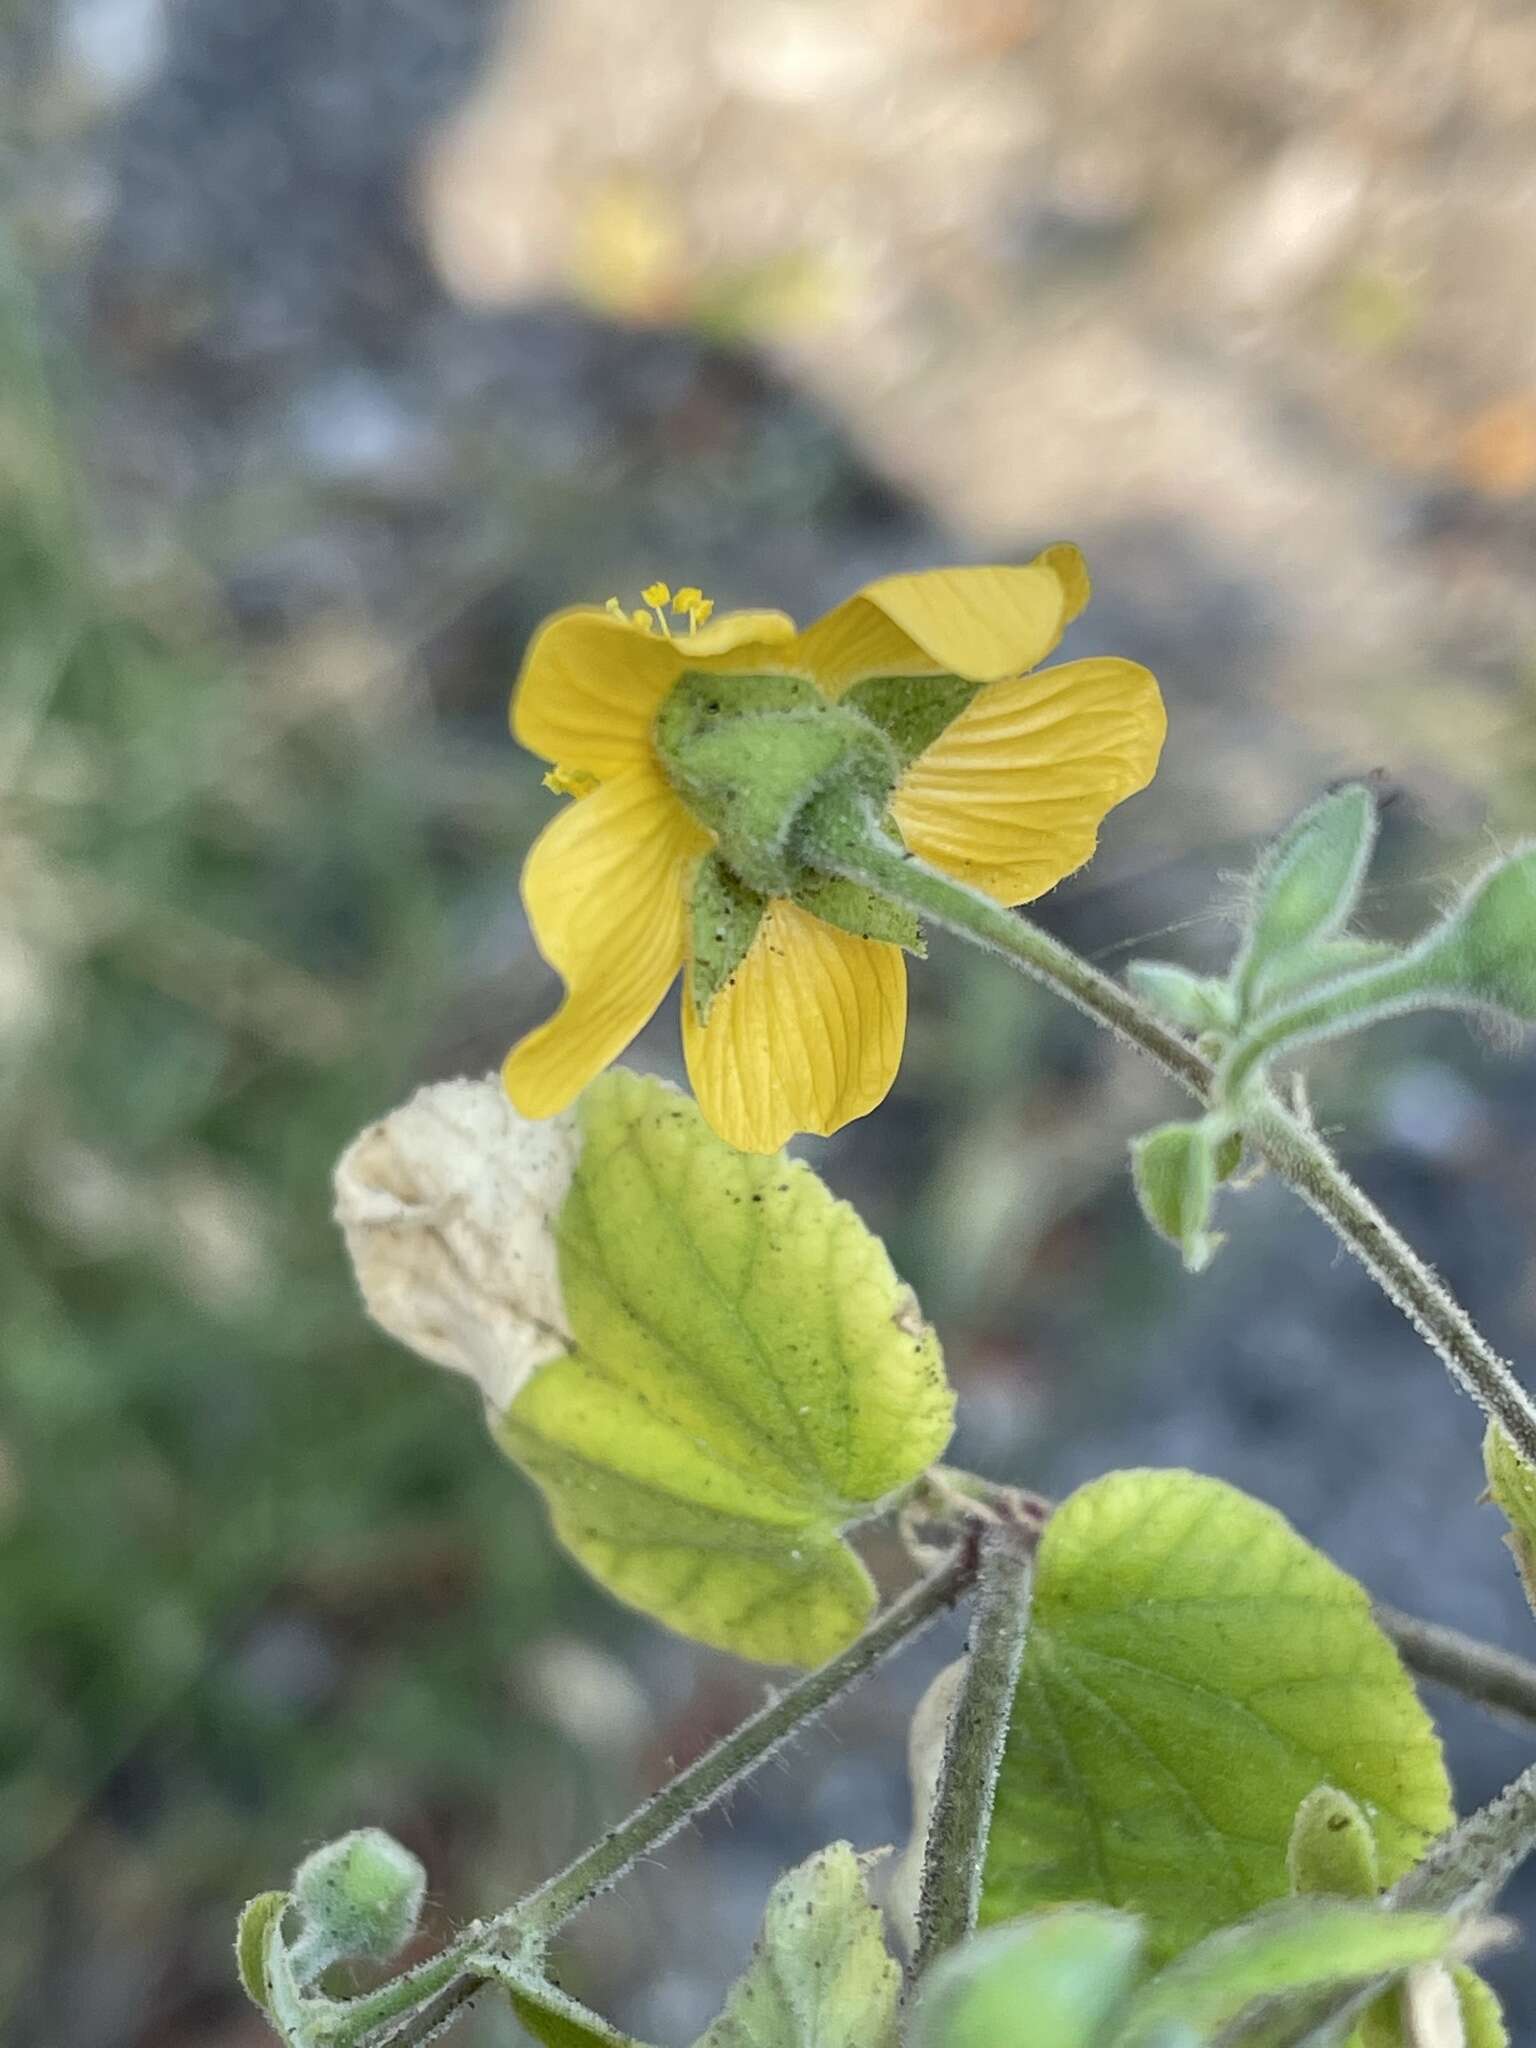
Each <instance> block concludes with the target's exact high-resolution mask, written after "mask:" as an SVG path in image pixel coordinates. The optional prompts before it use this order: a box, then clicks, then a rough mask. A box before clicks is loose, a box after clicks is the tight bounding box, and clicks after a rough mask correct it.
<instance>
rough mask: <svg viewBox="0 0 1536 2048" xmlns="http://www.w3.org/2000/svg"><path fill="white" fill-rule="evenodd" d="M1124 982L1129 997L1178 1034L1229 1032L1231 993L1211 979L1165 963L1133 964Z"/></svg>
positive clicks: (1232, 1005) (1233, 1009) (1233, 1011)
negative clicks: (1161, 1018)
mask: <svg viewBox="0 0 1536 2048" xmlns="http://www.w3.org/2000/svg"><path fill="white" fill-rule="evenodd" d="M1125 979H1126V985H1127V987H1128V988H1129V989H1130V991H1131V993H1132V995H1134V996H1136V997H1138V998H1139V999H1140V1000H1141V1001H1142V1002H1144V1003H1145V1004H1146V1005H1147V1007H1148V1009H1150V1010H1156V1012H1157V1014H1158V1015H1159V1016H1160V1017H1163V1018H1165V1019H1166V1020H1167V1022H1168V1023H1170V1024H1174V1025H1177V1027H1178V1028H1179V1030H1181V1031H1196V1032H1199V1031H1230V1030H1231V1028H1232V1026H1233V1024H1234V1022H1235V1021H1236V1015H1237V1011H1236V1005H1235V1003H1234V1002H1233V999H1232V994H1231V991H1230V990H1229V989H1228V987H1227V984H1226V983H1225V982H1224V981H1218V980H1217V979H1216V978H1215V976H1213V975H1207V974H1191V973H1190V972H1189V971H1188V969H1187V968H1183V967H1175V966H1174V965H1173V964H1172V963H1171V962H1170V961H1167V960H1133V961H1132V962H1131V964H1130V965H1129V966H1128V967H1127V968H1126V970H1125Z"/></svg>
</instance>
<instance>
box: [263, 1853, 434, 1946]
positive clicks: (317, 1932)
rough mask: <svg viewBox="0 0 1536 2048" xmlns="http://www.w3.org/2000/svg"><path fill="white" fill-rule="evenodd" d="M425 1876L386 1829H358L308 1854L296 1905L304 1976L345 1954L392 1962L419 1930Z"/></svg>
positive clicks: (298, 1877)
mask: <svg viewBox="0 0 1536 2048" xmlns="http://www.w3.org/2000/svg"><path fill="white" fill-rule="evenodd" d="M426 1888H427V1873H426V1871H425V1870H424V1869H423V1868H422V1866H421V1863H420V1860H419V1859H418V1858H417V1857H415V1856H413V1855H412V1854H411V1852H410V1850H409V1849H406V1848H403V1847H402V1846H401V1844H400V1843H399V1842H397V1841H396V1840H395V1839H394V1837H393V1836H392V1835H386V1834H385V1833H384V1830H383V1829H382V1828H358V1829H356V1830H355V1831H354V1832H353V1833H352V1834H350V1835H343V1836H341V1838H340V1839H339V1840H338V1841H335V1842H327V1843H326V1844H325V1846H324V1848H321V1849H316V1850H315V1852H314V1854H313V1855H311V1856H306V1857H305V1859H304V1861H303V1862H302V1863H301V1864H300V1865H299V1867H298V1869H297V1871H296V1872H295V1873H294V1879H293V1903H294V1905H295V1906H296V1907H297V1908H298V1910H299V1912H300V1913H301V1914H302V1915H303V1917H304V1933H303V1936H302V1940H301V1942H300V1943H299V1944H296V1946H295V1948H294V1950H293V1956H294V1962H295V1967H297V1966H298V1961H299V1953H300V1949H301V1948H302V1950H303V1952H304V1957H305V1970H304V1975H305V1976H306V1977H314V1976H318V1975H319V1973H320V1971H321V1970H323V1969H326V1968H328V1967H329V1965H330V1964H331V1963H333V1962H339V1961H341V1960H342V1958H343V1957H346V1958H349V1959H355V1960H357V1961H363V1962H375V1963H387V1962H388V1961H389V1959H390V1957H391V1956H393V1955H395V1954H396V1953H397V1952H398V1951H399V1950H400V1949H402V1948H404V1946H405V1944H406V1943H407V1942H408V1941H409V1940H410V1938H411V1936H412V1935H413V1934H414V1933H415V1932H416V1923H417V1921H418V1920H419V1919H420V1917H421V1902H422V1899H423V1897H424V1896H425V1893H426Z"/></svg>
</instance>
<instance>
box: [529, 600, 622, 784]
mask: <svg viewBox="0 0 1536 2048" xmlns="http://www.w3.org/2000/svg"><path fill="white" fill-rule="evenodd" d="M623 616H624V614H623V613H622V612H620V614H619V617H620V618H622V617H623ZM544 787H545V788H546V789H551V790H553V791H554V793H555V795H556V796H590V795H591V794H592V792H593V790H594V789H596V787H597V777H596V776H595V775H590V774H588V772H587V770H586V769H585V768H559V767H556V768H551V769H550V771H549V773H548V774H547V775H546V776H545V778H544Z"/></svg>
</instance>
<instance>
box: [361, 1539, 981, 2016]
mask: <svg viewBox="0 0 1536 2048" xmlns="http://www.w3.org/2000/svg"><path fill="white" fill-rule="evenodd" d="M975 1576H976V1560H975V1557H974V1555H973V1554H972V1549H971V1546H969V1545H963V1546H962V1547H961V1548H960V1549H959V1550H957V1551H956V1552H955V1553H954V1554H953V1555H952V1556H950V1557H948V1558H946V1559H945V1561H944V1562H943V1563H942V1564H941V1565H939V1566H938V1567H937V1569H936V1570H934V1571H932V1572H930V1573H929V1574H928V1576H927V1577H926V1578H924V1579H920V1580H919V1581H918V1583H917V1584H916V1585H915V1586H913V1587H911V1588H910V1589H909V1590H908V1591H907V1592H905V1593H903V1594H902V1595H901V1597H900V1598H899V1599H897V1600H894V1601H892V1603H891V1605H890V1606H889V1607H888V1608H887V1609H886V1611H885V1612H884V1614H882V1615H880V1616H879V1617H878V1618H877V1619H876V1620H875V1621H874V1622H873V1623H871V1625H870V1626H869V1627H868V1628H867V1629H866V1630H865V1631H864V1633H863V1634H862V1635H861V1636H859V1637H858V1638H857V1640H856V1641H854V1642H852V1643H850V1644H849V1645H848V1647H847V1649H846V1650H842V1651H840V1652H839V1653H838V1655H837V1656H835V1657H834V1658H833V1659H832V1660H831V1662H830V1663H828V1664H824V1665H822V1667H821V1669H820V1670H819V1671H812V1672H810V1673H808V1674H807V1676H806V1677H804V1678H802V1679H799V1680H798V1681H797V1682H796V1683H795V1684H794V1685H791V1686H789V1687H788V1688H786V1690H785V1691H783V1692H782V1693H780V1694H779V1695H778V1696H777V1697H776V1698H774V1699H771V1700H770V1701H769V1702H768V1703H767V1705H766V1706H763V1707H760V1708H759V1709H758V1711H757V1712H756V1713H755V1714H752V1715H750V1716H749V1717H748V1719H747V1720H745V1721H743V1722H742V1724H741V1726H740V1727H739V1728H737V1729H735V1730H733V1732H732V1733H731V1734H729V1735H727V1736H726V1737H725V1738H724V1740H723V1741H721V1742H717V1743H716V1744H715V1746H714V1748H713V1749H710V1750H708V1751H706V1752H705V1754H704V1755H703V1756H701V1757H700V1758H699V1759H698V1761H697V1762H696V1763H692V1764H690V1765H689V1766H688V1768H687V1769H686V1770H685V1771H682V1772H681V1773H680V1774H679V1775H678V1776H677V1777H675V1778H674V1779H673V1780H672V1781H671V1783H670V1784H667V1785H664V1786H663V1787H662V1789H661V1790H660V1791H659V1792H657V1793H656V1794H655V1795H654V1796H653V1797H652V1798H650V1799H647V1800H646V1801H645V1803H644V1805H642V1806H640V1807H638V1808H637V1809H636V1810H635V1812H634V1813H632V1814H631V1815H630V1817H629V1819H628V1820H626V1821H621V1822H620V1824H619V1825H618V1826H617V1827H616V1828H614V1829H612V1830H611V1831H610V1832H609V1833H608V1834H606V1835H604V1837H603V1838H602V1840H601V1841H600V1842H597V1843H595V1844H594V1845H593V1847H592V1848H590V1849H588V1850H587V1851H586V1852H585V1853H584V1854H583V1855H581V1856H578V1857H577V1858H576V1860H575V1862H574V1863H571V1864H569V1865H567V1867H566V1868H565V1869H564V1870H562V1871H561V1872H560V1873H559V1874H558V1875H557V1876H555V1877H552V1878H550V1879H548V1880H547V1881H546V1882H545V1883H544V1884H541V1885H540V1886H539V1888H538V1889H537V1891H534V1892H530V1893H529V1894H528V1896H527V1898H525V1899H522V1900H520V1901H519V1902H518V1904H517V1905H515V1906H511V1907H509V1908H508V1909H507V1910H506V1912H504V1913H498V1914H497V1915H496V1917H495V1918H494V1919H493V1920H487V1921H482V1922H479V1923H477V1924H476V1925H475V1926H474V1927H471V1928H470V1929H469V1930H468V1932H467V1933H466V1934H465V1935H464V1937H463V1938H462V1939H461V1940H460V1941H458V1942H456V1943H455V1944H454V1946H453V1947H452V1948H451V1949H447V1950H445V1951H444V1953H443V1954H442V1955H441V1956H435V1957H433V1958H432V1960H431V1961H430V1962H429V1963H425V1964H423V1965H422V1966H421V1967H420V1969H419V1970H417V1971H415V1972H413V1973H412V1974H411V1975H410V1976H409V1977H405V1978H398V1979H396V1980H394V1982H392V1983H390V1984H386V1985H382V1986H380V1988H379V1989H378V1990H377V1991H374V1992H370V1993H369V1994H368V1995H367V1996H366V1997H365V1998H360V1999H357V2000H354V2001H353V2002H352V2003H351V2004H349V2005H345V2006H342V2007H341V2008H340V2009H339V2010H338V2012H337V2014H336V2017H335V2020H334V2022H328V2023H327V2026H326V2031H325V2038H326V2041H327V2043H328V2044H334V2048H355V2044H358V2043H360V2042H362V2041H364V2040H365V2039H376V2040H377V2048H419V2044H421V2043H422V2042H425V2041H429V2040H431V2039H432V2038H433V2036H434V2035H435V2034H437V2033H438V2032H439V2031H440V2030H441V2029H442V2028H443V2027H444V2026H446V2025H447V2023H448V2021H449V2020H450V2019H451V2018H452V2017H453V2015H454V2014H455V2013H456V2012H458V2011H459V2009H460V2008H461V2007H462V2006H464V2005H467V2004H468V2002H469V2001H470V1999H472V1998H473V1997H474V1996H475V1995H476V1993H477V1992H479V1991H480V1990H482V1989H483V1987H484V1985H485V1982H486V1975H487V1972H486V1970H485V1968H484V1967H483V1966H482V1967H476V1965H475V1961H474V1954H475V1951H477V1950H480V1951H484V1950H486V1949H488V1948H492V1947H494V1945H495V1944H496V1943H497V1942H499V1941H502V1940H505V1939H506V1938H507V1937H508V1936H516V1937H518V1938H519V1939H521V1940H523V1941H526V1942H528V1943H530V1944H532V1945H533V1946H539V1945H541V1944H542V1943H543V1942H544V1941H545V1940H547V1938H548V1937H549V1936H550V1935H551V1934H553V1933H554V1931H555V1930H556V1928H558V1927H559V1926H561V1925H562V1923H563V1922H565V1921H566V1920H569V1919H570V1918H571V1917H572V1915H573V1914H576V1913H578V1912H580V1910H581V1908H582V1907H583V1906H585V1905H586V1904H587V1903H588V1901H589V1900H591V1899H594V1898H596V1897H597V1895H598V1894H599V1893H600V1892H604V1891H607V1890H608V1889H609V1887H610V1886H612V1885H615V1884H617V1883H618V1881H619V1879H620V1878H621V1877H623V1876H624V1875H625V1873H626V1872H628V1871H630V1870H632V1869H633V1868H634V1866H635V1865H636V1864H637V1863H638V1862H640V1861H641V1859H642V1858H643V1857H645V1856H648V1855H650V1854H651V1852H652V1851H653V1850H655V1849H658V1848H660V1847H661V1845H662V1843H663V1842H666V1841H669V1840H670V1839H671V1837H672V1836H673V1835H675V1834H677V1833H678V1831H679V1830H680V1829H681V1828H683V1827H686V1826H687V1824H688V1822H689V1821H691V1820H693V1819H694V1818H695V1817H696V1816H697V1815H698V1814H701V1813H703V1812H704V1811H705V1810H706V1809H707V1808H708V1807H711V1806H713V1805H714V1804H715V1802H716V1801H717V1800H719V1799H722V1798H723V1797H724V1796H725V1794H726V1793H727V1792H729V1791H730V1790H731V1789H732V1788H733V1787H734V1786H735V1785H737V1784H739V1783H740V1781H741V1780H742V1779H743V1778H744V1777H746V1776H747V1775H748V1774H749V1773H750V1772H752V1771H754V1770H756V1769H757V1767H758V1766H759V1765H760V1764H763V1763H765V1762H766V1761H767V1760H768V1758H769V1757H771V1756H772V1755H773V1754H774V1753H775V1752H776V1751H777V1750H779V1749H781V1748H782V1747H783V1745H784V1744H785V1743H786V1742H789V1741H791V1740H792V1739H793V1738H794V1737H795V1736H796V1735H798V1734H799V1733H800V1732H801V1731H802V1730H803V1729H804V1728H805V1727H806V1725H807V1724H808V1723H809V1722H811V1721H813V1720H815V1719H816V1717H817V1716H818V1715H819V1714H821V1713H823V1712H824V1711H825V1709H826V1708H827V1707H829V1706H830V1705H831V1704H832V1702H833V1701H834V1700H835V1699H837V1698H838V1697H839V1696H840V1695H841V1694H843V1693H845V1692H847V1691H848V1690H849V1688H850V1687H851V1686H853V1685H856V1684H857V1683H858V1681H859V1680H860V1679H861V1678H864V1677H866V1676H867V1675H868V1673H869V1672H871V1671H873V1670H874V1668H875V1666H876V1665H877V1664H880V1663H882V1662H883V1661H884V1659H885V1658H886V1657H888V1656H889V1655H890V1654H891V1653H892V1651H893V1650H896V1649H899V1648H900V1646H901V1645H902V1644H903V1643H906V1642H909V1641H910V1640H911V1639H912V1637H913V1636H915V1635H917V1634H918V1633H919V1632H920V1631H921V1630H923V1629H925V1628H926V1627H927V1626H928V1625H929V1623H930V1622H932V1621H934V1620H935V1619H937V1617H938V1616H939V1615H940V1614H942V1613H943V1612H944V1611H945V1610H946V1609H947V1608H949V1607H952V1606H953V1605H954V1603H955V1601H956V1600H957V1599H959V1597H960V1596H961V1594H963V1593H964V1592H965V1591H966V1589H967V1587H968V1586H970V1585H971V1583H972V1582H973V1580H974V1579H975ZM397 2015H403V2017H401V2018H400V2020H399V2024H398V2025H397V2026H395V2027H393V2028H392V2029H391V2030H390V2031H389V2032H388V2033H387V2034H382V2035H381V2034H378V2033H377V2030H378V2028H379V2027H380V2026H381V2025H385V2024H387V2023H388V2021H389V2020H391V2019H394V2018H395V2017H396V2016H397Z"/></svg>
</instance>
